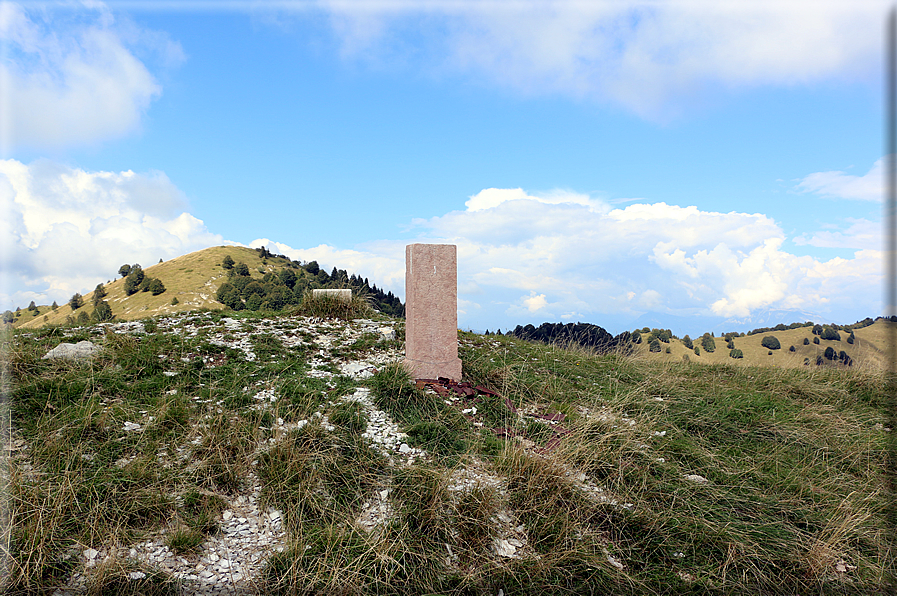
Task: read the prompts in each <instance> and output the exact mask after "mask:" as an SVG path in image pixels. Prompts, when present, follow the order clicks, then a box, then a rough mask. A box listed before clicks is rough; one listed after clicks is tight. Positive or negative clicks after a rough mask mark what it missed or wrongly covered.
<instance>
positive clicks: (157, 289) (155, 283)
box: [149, 277, 165, 296]
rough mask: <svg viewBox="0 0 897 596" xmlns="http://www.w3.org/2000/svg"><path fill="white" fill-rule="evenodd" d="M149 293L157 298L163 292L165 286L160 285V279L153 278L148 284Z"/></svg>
mask: <svg viewBox="0 0 897 596" xmlns="http://www.w3.org/2000/svg"><path fill="white" fill-rule="evenodd" d="M149 291H150V292H152V294H153V296H158V295H159V294H161V293H163V292H164V291H165V284H163V283H162V280H161V279H158V278H156V277H154V278H153V279H152V281H150V283H149Z"/></svg>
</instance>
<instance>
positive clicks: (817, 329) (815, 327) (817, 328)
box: [813, 324, 822, 335]
mask: <svg viewBox="0 0 897 596" xmlns="http://www.w3.org/2000/svg"><path fill="white" fill-rule="evenodd" d="M820 333H822V325H818V324H817V325H813V335H819V334H820Z"/></svg>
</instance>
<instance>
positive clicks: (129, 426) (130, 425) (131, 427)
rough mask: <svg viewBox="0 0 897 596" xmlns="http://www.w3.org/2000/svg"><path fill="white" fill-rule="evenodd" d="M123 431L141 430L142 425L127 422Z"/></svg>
mask: <svg viewBox="0 0 897 596" xmlns="http://www.w3.org/2000/svg"><path fill="white" fill-rule="evenodd" d="M122 430H125V431H132V430H140V425H139V424H137V423H136V422H125V424H124V427H123V428H122Z"/></svg>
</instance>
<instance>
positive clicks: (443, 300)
mask: <svg viewBox="0 0 897 596" xmlns="http://www.w3.org/2000/svg"><path fill="white" fill-rule="evenodd" d="M405 366H406V367H407V368H408V369H409V370H410V371H411V375H412V376H413V377H414V378H415V379H438V378H439V377H445V378H447V379H452V380H454V381H460V380H461V359H460V358H458V249H457V247H456V246H455V245H454V244H409V245H408V246H406V247H405Z"/></svg>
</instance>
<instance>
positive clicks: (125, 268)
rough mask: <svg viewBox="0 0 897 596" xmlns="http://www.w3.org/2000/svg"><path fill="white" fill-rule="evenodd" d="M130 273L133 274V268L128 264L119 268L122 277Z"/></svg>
mask: <svg viewBox="0 0 897 596" xmlns="http://www.w3.org/2000/svg"><path fill="white" fill-rule="evenodd" d="M130 272H131V266H130V265H128V264H127V263H125V264H124V265H122V266H121V267H119V268H118V274H119V275H121V276H122V277H125V276H127V275H128V273H130Z"/></svg>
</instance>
